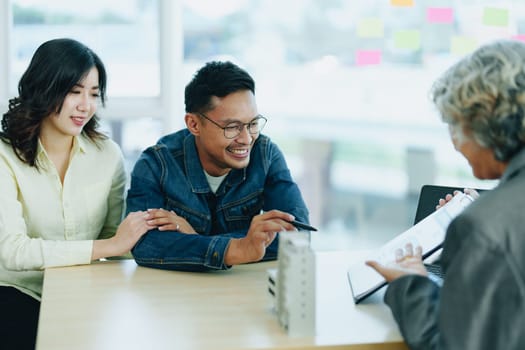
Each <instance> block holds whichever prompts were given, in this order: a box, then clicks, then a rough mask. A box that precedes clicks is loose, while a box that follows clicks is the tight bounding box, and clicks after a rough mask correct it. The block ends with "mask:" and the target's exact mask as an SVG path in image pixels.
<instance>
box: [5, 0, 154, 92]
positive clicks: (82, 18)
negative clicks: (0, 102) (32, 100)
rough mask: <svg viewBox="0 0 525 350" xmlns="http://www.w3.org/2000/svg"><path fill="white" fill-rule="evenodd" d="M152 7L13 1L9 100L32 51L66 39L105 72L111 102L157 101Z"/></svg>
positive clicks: (98, 1) (130, 1)
mask: <svg viewBox="0 0 525 350" xmlns="http://www.w3.org/2000/svg"><path fill="white" fill-rule="evenodd" d="M158 13H159V9H158V2H157V1H137V0H118V1H103V0H94V1H89V2H76V3H75V5H74V6H71V2H70V1H67V0H49V1H44V2H42V1H33V0H13V1H12V18H13V20H12V23H13V25H12V30H11V43H12V44H11V52H10V56H11V62H12V65H11V67H12V69H11V74H10V76H9V90H10V92H11V93H12V94H13V93H14V92H15V91H16V86H17V83H18V80H19V79H20V76H21V75H22V73H23V72H24V70H25V69H26V68H27V66H28V64H29V60H30V59H31V57H32V55H33V53H34V52H35V50H36V48H37V47H38V46H39V45H40V44H42V43H43V42H45V41H47V40H49V39H52V38H61V37H69V38H73V39H76V40H79V41H81V42H82V43H84V44H86V45H87V46H89V47H90V48H92V49H93V50H94V51H95V52H96V53H97V54H98V55H99V56H100V58H101V59H102V61H103V62H104V64H105V65H106V68H107V70H108V73H109V74H108V75H109V77H108V79H109V82H108V83H109V86H108V94H109V97H110V98H114V97H158V96H159V95H160V60H159V54H160V51H159V18H158Z"/></svg>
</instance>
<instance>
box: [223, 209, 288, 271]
mask: <svg viewBox="0 0 525 350" xmlns="http://www.w3.org/2000/svg"><path fill="white" fill-rule="evenodd" d="M293 220H294V216H293V215H290V214H288V213H285V212H282V211H279V210H271V211H268V212H266V213H264V214H260V215H256V216H254V217H253V219H252V222H251V224H250V228H249V230H248V233H247V234H246V237H243V238H238V239H232V240H231V241H230V245H229V246H228V248H227V250H226V254H225V256H224V263H225V264H226V265H230V266H231V265H238V264H244V263H249V262H255V261H259V260H261V259H262V258H263V257H264V254H265V253H266V248H267V247H268V246H269V245H270V244H272V242H273V240H274V239H275V237H276V235H277V233H278V232H282V231H296V228H295V227H294V226H293V225H292V224H291V223H290V221H293Z"/></svg>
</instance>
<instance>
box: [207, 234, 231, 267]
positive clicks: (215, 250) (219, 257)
mask: <svg viewBox="0 0 525 350" xmlns="http://www.w3.org/2000/svg"><path fill="white" fill-rule="evenodd" d="M230 240H231V238H229V237H221V236H213V237H212V239H211V242H210V244H209V246H208V251H207V252H206V257H205V258H204V264H205V266H206V267H209V268H212V269H220V270H226V269H229V268H230V267H231V266H228V265H225V264H224V256H225V255H226V249H227V248H228V246H229V245H230Z"/></svg>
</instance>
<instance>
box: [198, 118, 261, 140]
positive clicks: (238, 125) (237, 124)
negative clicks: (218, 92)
mask: <svg viewBox="0 0 525 350" xmlns="http://www.w3.org/2000/svg"><path fill="white" fill-rule="evenodd" d="M195 114H197V115H199V116H201V117H203V118H204V119H206V120H208V121H210V122H212V123H213V124H215V126H217V127H218V128H221V129H222V131H223V132H224V137H226V138H227V139H230V140H231V139H234V138H236V137H237V136H239V135H240V134H241V132H242V131H243V129H244V127H246V129H248V132H249V133H250V134H251V135H256V134H259V133H260V132H261V131H262V130H263V129H264V127H265V126H266V123H267V122H268V119H266V118H265V117H263V116H262V115H261V114H257V115H256V116H255V118H253V119H252V120H250V121H249V122H248V123H241V122H230V123H228V124H226V126H222V125H220V124H219V123H217V122H216V121H215V120H213V119H211V118H210V117H208V116H207V115H206V114H204V113H202V112H195ZM255 120H257V121H259V122H258V123H257V124H258V125H259V129H258V130H257V131H256V132H252V131H251V125H252V123H253V122H254V121H255ZM260 121H263V124H262V126H260ZM234 125H235V128H236V129H237V133H236V134H235V135H233V136H232V137H228V136H227V135H226V130H227V129H228V128H233V127H234Z"/></svg>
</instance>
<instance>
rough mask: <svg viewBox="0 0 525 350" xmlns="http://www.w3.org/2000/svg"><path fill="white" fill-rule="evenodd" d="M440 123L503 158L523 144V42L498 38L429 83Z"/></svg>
mask: <svg viewBox="0 0 525 350" xmlns="http://www.w3.org/2000/svg"><path fill="white" fill-rule="evenodd" d="M431 94H432V99H433V101H434V103H435V104H436V106H437V108H438V110H439V112H440V113H441V117H442V119H443V121H444V122H446V123H447V124H449V126H450V127H451V128H452V129H453V130H455V131H464V132H465V134H466V136H467V137H470V138H472V139H473V140H475V141H476V142H477V143H478V144H479V145H481V146H483V147H487V148H490V149H492V150H493V151H494V155H495V157H496V159H497V160H499V161H503V162H506V161H508V160H510V158H512V157H513V156H514V155H515V154H516V153H517V152H519V151H520V150H521V149H522V148H523V146H524V144H525V122H524V112H525V44H523V43H521V42H519V41H496V42H494V43H491V44H488V45H484V46H482V47H480V48H479V49H477V50H476V51H474V52H473V53H472V54H471V55H469V56H467V57H465V58H464V59H462V60H461V61H460V62H458V63H456V64H455V65H454V66H452V67H451V68H450V69H448V70H447V71H446V72H445V74H444V75H443V76H442V77H441V78H440V79H438V80H437V81H436V82H435V84H434V86H433V87H432V92H431Z"/></svg>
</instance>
